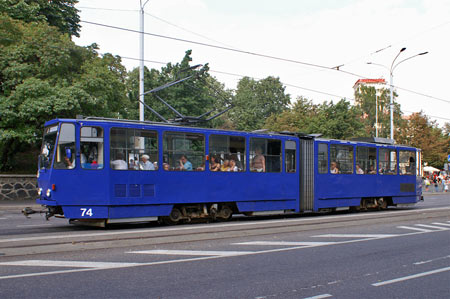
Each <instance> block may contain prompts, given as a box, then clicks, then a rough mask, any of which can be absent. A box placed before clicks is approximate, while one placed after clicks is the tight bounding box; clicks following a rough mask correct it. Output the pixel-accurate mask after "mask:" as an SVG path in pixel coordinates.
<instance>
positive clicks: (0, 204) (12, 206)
mask: <svg viewBox="0 0 450 299" xmlns="http://www.w3.org/2000/svg"><path fill="white" fill-rule="evenodd" d="M26 207H30V208H32V209H35V210H36V209H38V210H39V209H40V208H41V205H38V204H37V203H36V201H35V200H2V201H0V210H2V211H11V210H16V211H22V209H24V208H26Z"/></svg>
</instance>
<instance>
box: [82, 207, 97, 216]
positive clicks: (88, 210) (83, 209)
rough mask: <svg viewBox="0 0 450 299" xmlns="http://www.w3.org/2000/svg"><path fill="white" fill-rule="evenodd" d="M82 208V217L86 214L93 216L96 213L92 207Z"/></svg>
mask: <svg viewBox="0 0 450 299" xmlns="http://www.w3.org/2000/svg"><path fill="white" fill-rule="evenodd" d="M80 210H81V217H84V216H89V217H92V215H94V213H92V209H85V208H81V209H80Z"/></svg>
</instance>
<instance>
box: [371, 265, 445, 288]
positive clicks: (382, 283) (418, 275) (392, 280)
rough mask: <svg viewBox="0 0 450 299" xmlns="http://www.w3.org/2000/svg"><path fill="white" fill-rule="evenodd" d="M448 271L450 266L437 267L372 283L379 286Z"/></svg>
mask: <svg viewBox="0 0 450 299" xmlns="http://www.w3.org/2000/svg"><path fill="white" fill-rule="evenodd" d="M446 271H450V267H446V268H441V269H436V270H432V271H428V272H422V273H418V274H414V275H409V276H404V277H399V278H395V279H391V280H386V281H382V282H377V283H373V284H372V285H373V286H374V287H379V286H384V285H387V284H391V283H396V282H401V281H405V280H409V279H414V278H419V277H423V276H428V275H432V274H436V273H441V272H446Z"/></svg>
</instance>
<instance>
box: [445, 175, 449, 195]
mask: <svg viewBox="0 0 450 299" xmlns="http://www.w3.org/2000/svg"><path fill="white" fill-rule="evenodd" d="M448 183H449V182H448V177H446V178H445V179H444V192H448Z"/></svg>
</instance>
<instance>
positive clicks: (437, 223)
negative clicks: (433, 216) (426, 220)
mask: <svg viewBox="0 0 450 299" xmlns="http://www.w3.org/2000/svg"><path fill="white" fill-rule="evenodd" d="M431 224H434V225H443V226H450V224H448V223H441V222H433V223H431Z"/></svg>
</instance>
